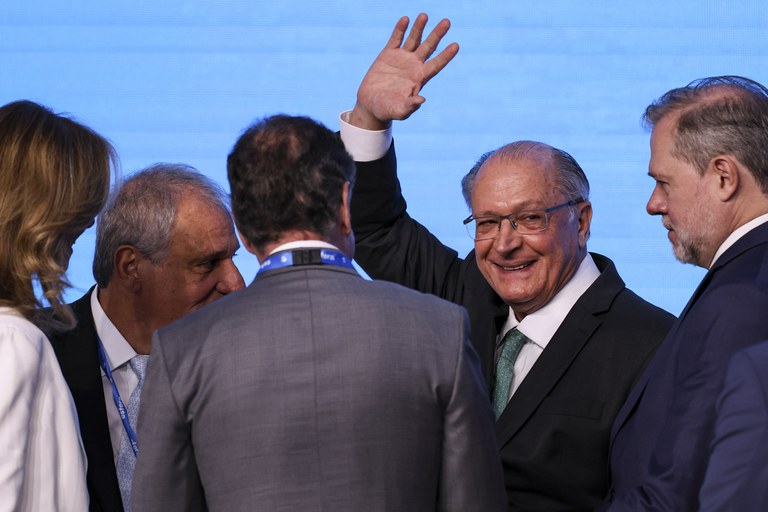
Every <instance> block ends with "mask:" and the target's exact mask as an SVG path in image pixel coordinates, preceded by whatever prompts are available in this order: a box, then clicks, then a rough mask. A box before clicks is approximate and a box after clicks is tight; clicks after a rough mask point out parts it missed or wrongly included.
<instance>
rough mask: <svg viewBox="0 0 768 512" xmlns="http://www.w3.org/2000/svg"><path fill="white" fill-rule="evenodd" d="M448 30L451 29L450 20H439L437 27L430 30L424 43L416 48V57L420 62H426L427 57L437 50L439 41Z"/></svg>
mask: <svg viewBox="0 0 768 512" xmlns="http://www.w3.org/2000/svg"><path fill="white" fill-rule="evenodd" d="M449 28H451V22H450V20H448V19H447V18H445V19H442V20H440V23H438V24H437V26H435V28H434V29H432V32H430V33H429V36H427V38H426V39H425V40H424V42H423V43H421V44H420V45H419V47H418V48H416V55H417V56H418V57H419V58H420V59H421V60H422V61H425V60H427V59H428V58H429V56H430V55H432V54H433V53H434V51H435V50H437V46H438V45H439V44H440V41H441V40H442V39H443V36H444V35H445V34H446V33H447V32H448V29H449Z"/></svg>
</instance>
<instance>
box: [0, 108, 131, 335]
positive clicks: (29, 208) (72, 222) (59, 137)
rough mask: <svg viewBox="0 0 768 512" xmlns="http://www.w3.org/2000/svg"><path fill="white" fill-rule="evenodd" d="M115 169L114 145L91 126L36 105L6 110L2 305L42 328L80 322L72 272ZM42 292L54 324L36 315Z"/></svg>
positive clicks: (2, 111) (0, 217)
mask: <svg viewBox="0 0 768 512" xmlns="http://www.w3.org/2000/svg"><path fill="white" fill-rule="evenodd" d="M111 168H112V169H116V168H117V155H116V153H115V150H114V148H113V147H112V145H111V144H110V143H109V142H108V141H107V140H106V139H104V138H103V137H102V136H100V135H99V134H97V133H96V132H94V131H93V130H91V129H90V128H88V127H86V126H83V125H81V124H79V123H77V122H76V121H74V120H72V119H70V118H68V117H65V116H63V115H59V114H55V113H54V112H52V111H51V110H50V109H48V108H46V107H43V106H41V105H38V104H37V103H33V102H31V101H16V102H13V103H9V104H7V105H5V106H3V107H0V305H2V306H8V307H12V308H15V309H16V310H17V311H19V312H20V313H21V314H22V315H24V317H26V318H28V319H29V320H31V321H34V322H35V323H38V325H39V324H43V325H41V327H43V326H44V327H63V326H72V325H74V317H73V316H72V312H71V311H70V310H69V308H68V307H67V306H66V305H65V304H64V303H63V300H62V293H63V292H64V290H65V288H66V287H68V286H69V283H68V282H67V280H66V276H65V272H66V270H67V266H68V264H69V258H70V256H71V253H72V249H71V247H72V244H73V243H74V242H75V240H76V239H77V237H78V236H79V235H80V234H81V233H82V232H83V231H84V230H85V229H86V228H88V227H89V226H91V225H92V224H93V219H94V217H95V216H96V214H97V213H98V212H99V211H100V210H101V208H102V206H103V205H104V203H105V202H106V200H107V197H108V195H109V184H110V177H111V171H110V169H111ZM36 289H37V290H39V291H41V292H42V295H43V297H44V299H45V301H47V303H48V304H50V306H51V308H52V310H53V314H54V315H53V316H54V317H55V318H56V319H55V320H54V319H53V318H51V317H47V318H43V317H42V316H39V315H37V312H38V310H39V309H41V308H42V307H44V304H43V302H42V300H41V298H39V297H38V293H37V291H36Z"/></svg>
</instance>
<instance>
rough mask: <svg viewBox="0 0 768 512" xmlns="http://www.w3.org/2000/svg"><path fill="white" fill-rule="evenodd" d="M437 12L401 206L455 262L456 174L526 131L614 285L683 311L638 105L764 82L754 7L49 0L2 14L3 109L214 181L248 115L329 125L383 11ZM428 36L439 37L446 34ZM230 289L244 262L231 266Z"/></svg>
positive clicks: (391, 18) (683, 291) (81, 281)
mask: <svg viewBox="0 0 768 512" xmlns="http://www.w3.org/2000/svg"><path fill="white" fill-rule="evenodd" d="M420 11H424V12H427V13H428V14H430V16H431V17H432V20H431V22H430V24H429V25H428V29H430V28H431V27H432V26H434V24H435V23H436V21H437V20H438V19H439V18H442V17H447V18H449V19H451V21H452V23H453V27H452V29H451V31H450V32H449V35H448V37H447V38H446V39H448V41H456V42H458V43H459V44H460V45H461V51H460V52H459V55H458V56H457V57H456V59H455V60H454V61H453V62H452V63H451V64H450V65H449V67H448V68H446V70H444V72H443V73H442V74H441V75H439V76H438V77H437V78H435V79H434V80H433V82H431V83H430V84H429V85H427V87H426V88H425V90H424V95H425V96H426V98H427V103H426V104H425V105H424V106H423V107H422V109H421V110H420V111H419V112H417V113H416V114H414V116H412V118H411V119H409V120H408V121H406V122H402V123H396V125H395V137H396V143H397V148H398V155H399V161H400V176H401V180H402V183H403V187H404V190H405V193H406V197H407V199H408V200H409V204H410V211H411V213H412V214H413V215H414V217H416V218H417V219H419V220H421V221H422V222H423V223H424V224H426V225H427V226H428V227H429V228H430V229H431V230H433V232H435V233H436V234H437V235H438V236H439V237H440V238H441V239H442V240H443V241H444V242H445V243H447V244H448V245H451V246H453V247H455V248H457V249H458V250H459V252H460V253H461V254H464V253H466V252H467V251H468V250H469V249H470V248H471V240H469V238H468V237H467V236H466V234H465V232H464V229H463V227H462V225H461V220H462V219H463V218H464V217H465V216H466V215H467V208H466V206H465V205H464V203H463V201H462V199H461V194H460V189H459V180H460V178H461V176H462V175H463V174H464V173H465V172H466V170H468V169H469V168H470V167H471V165H472V163H473V162H474V160H475V159H476V158H477V157H478V156H479V155H480V154H482V153H484V152H485V151H488V150H490V149H494V148H496V147H498V146H500V145H502V144H505V143H507V142H510V141H513V140H518V139H533V140H540V141H543V142H546V143H548V144H552V145H554V146H557V147H560V148H562V149H564V150H566V151H568V152H570V153H571V154H572V155H573V156H574V157H575V158H576V159H577V160H578V161H579V162H580V163H581V165H582V167H583V168H584V169H585V171H586V172H587V175H588V177H589V179H590V181H591V184H592V201H593V204H594V213H595V214H594V220H593V224H592V238H591V240H590V243H589V246H590V249H591V250H593V251H598V252H601V253H604V254H606V255H608V256H609V257H611V258H612V259H613V260H614V261H615V262H616V265H617V267H618V269H619V272H620V273H621V275H622V276H623V278H624V280H625V281H626V282H627V285H628V286H629V287H630V288H632V289H634V290H635V291H636V292H638V293H639V294H640V295H642V296H643V297H645V298H646V299H648V300H650V301H652V302H654V303H656V304H658V305H660V306H662V307H664V308H666V309H668V310H670V311H671V312H673V313H676V314H677V313H679V312H680V310H681V309H682V307H683V306H684V304H685V302H686V300H687V298H688V297H689V295H690V294H691V293H692V291H693V289H694V288H695V286H696V285H697V284H698V282H699V280H700V279H701V276H702V275H703V271H702V270H701V269H697V268H694V267H692V266H690V265H687V266H683V265H681V264H679V263H677V262H676V261H675V260H674V257H673V255H672V251H671V248H670V246H669V242H668V241H667V239H666V231H665V230H664V229H663V228H662V226H661V222H660V220H659V219H658V218H652V217H650V216H648V215H647V214H646V213H645V202H646V200H647V198H648V195H649V194H650V192H651V188H652V182H651V180H650V178H648V177H647V175H646V172H647V162H648V153H649V150H648V139H649V137H648V134H647V133H645V132H644V131H643V129H642V128H641V126H640V115H641V113H642V112H643V110H644V108H645V106H646V105H647V104H648V103H649V102H650V101H652V100H653V99H654V98H656V97H658V96H659V95H661V94H662V93H664V92H665V91H667V90H668V89H670V88H673V87H677V86H680V85H684V84H686V83H688V82H689V81H691V80H692V79H695V78H699V77H702V76H708V75H718V74H739V75H744V76H748V77H751V78H754V79H756V80H758V81H760V82H762V83H768V67H767V66H766V62H767V59H766V58H767V57H768V30H766V28H768V14H767V13H766V9H765V8H764V6H763V4H762V3H761V2H759V1H758V0H732V1H729V2H723V1H712V0H704V1H692V0H685V1H677V2H673V1H669V0H666V1H661V0H649V1H642V2H624V1H618V2H586V1H581V2H577V1H565V0H541V1H538V2H522V1H512V0H507V1H503V2H502V1H475V2H466V1H463V2H459V1H453V0H452V1H442V2H412V1H409V2H405V1H397V0H395V1H388V2H368V1H358V2H342V1H325V2H307V1H301V2H262V1H258V0H256V1H248V2H246V1H236V0H217V1H212V0H207V1H168V2H159V1H151V2H150V1H146V0H138V1H133V2H130V3H129V2H125V3H117V2H95V1H83V0H73V1H69V2H53V1H43V0H32V1H27V2H22V1H19V0H10V2H9V1H6V2H4V4H3V7H2V9H0V69H1V70H2V73H0V103H3V104H4V103H7V102H9V101H12V100H16V99H21V98H27V99H31V100H34V101H38V102H41V103H44V104H46V105H49V106H51V107H53V108H54V109H55V110H58V111H65V112H69V113H72V114H73V115H74V116H75V117H76V118H78V119H79V120H81V121H82V122H84V123H86V124H88V125H89V126H91V127H93V128H94V129H96V130H97V131H98V132H100V133H102V134H103V135H105V136H106V137H108V138H109V139H110V140H111V141H112V142H113V143H114V144H115V146H116V147H117V150H118V152H119V154H120V157H121V160H122V167H123V174H128V173H130V172H132V171H135V170H137V169H139V168H141V167H144V166H146V165H149V164H151V163H154V162H157V161H168V162H185V163H188V164H190V165H193V166H195V167H197V168H198V169H200V170H201V171H203V172H205V173H206V174H208V175H210V176H211V177H213V178H214V179H216V180H218V181H220V182H222V184H224V185H225V187H226V172H225V159H226V155H227V153H228V151H229V149H230V148H231V146H232V144H233V143H234V141H235V140H236V138H237V136H238V135H239V133H240V131H241V130H242V129H244V128H245V126H246V125H247V124H248V123H249V122H250V121H252V120H253V119H255V118H258V117H261V116H264V115H267V114H273V113H278V112H285V113H290V114H306V115H310V116H312V117H314V118H316V119H319V120H320V121H322V122H324V123H325V124H326V125H327V126H329V127H330V128H332V129H337V128H338V121H337V117H338V114H339V112H341V111H342V110H345V109H348V108H351V107H352V105H353V104H354V98H355V93H356V90H357V85H358V83H359V81H360V79H361V78H362V76H363V74H364V73H365V71H366V69H367V68H368V66H369V64H370V62H371V61H372V60H373V58H374V56H375V55H376V54H377V53H378V52H379V51H380V49H381V48H382V46H383V44H384V43H385V41H386V40H387V38H388V36H389V34H390V32H391V29H392V27H393V26H394V23H395V21H396V20H397V18H398V17H399V16H401V15H403V14H406V15H409V16H411V17H412V18H413V17H415V15H416V14H417V13H418V12H420ZM443 46H444V45H443ZM93 243H94V233H93V230H89V231H88V232H86V233H85V234H84V235H83V236H82V237H81V238H80V240H79V241H78V243H77V244H76V246H75V253H74V255H73V259H72V262H71V265H70V277H71V280H72V282H73V284H74V285H75V288H74V289H72V290H70V292H69V294H68V299H70V300H72V299H75V298H77V297H78V296H79V295H80V294H81V293H82V292H83V291H84V290H86V289H87V288H88V287H89V286H90V285H91V284H92V281H93V279H92V277H91V271H90V264H91V258H92V254H93ZM235 261H236V263H237V265H238V266H239V267H240V268H241V270H242V272H243V275H244V276H245V278H246V281H250V280H251V279H252V277H253V275H254V273H255V271H256V269H257V268H258V263H257V261H256V259H255V258H254V257H253V256H251V255H249V254H247V253H246V252H245V251H244V250H241V251H240V255H239V256H238V257H237V258H236V260H235Z"/></svg>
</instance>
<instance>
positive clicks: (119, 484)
mask: <svg viewBox="0 0 768 512" xmlns="http://www.w3.org/2000/svg"><path fill="white" fill-rule="evenodd" d="M225 198H226V196H225V194H224V192H223V190H222V189H221V188H220V187H219V186H218V185H216V184H215V183H214V182H212V181H211V180H210V179H208V178H206V177H205V176H203V175H202V174H200V173H199V172H197V171H196V170H194V169H192V168H191V167H188V166H185V165H175V164H157V165H154V166H151V167H149V168H147V169H144V170H142V171H139V172H137V173H136V174H134V175H132V176H130V177H129V178H128V179H127V180H126V181H125V182H124V183H123V184H122V185H121V186H120V188H119V189H118V190H117V191H116V193H115V195H114V196H113V198H112V199H111V201H110V202H109V204H108V205H107V207H106V209H105V210H104V212H102V214H101V215H100V217H99V220H98V228H97V235H96V254H95V257H94V264H93V268H94V277H95V278H96V282H97V286H96V287H94V288H93V289H91V290H90V291H89V292H88V293H87V294H86V295H85V296H83V297H82V298H81V299H79V300H78V301H76V302H75V303H73V304H72V305H71V306H72V310H73V312H74V313H75V316H76V317H77V319H78V324H77V327H75V328H74V329H72V330H71V331H67V332H64V333H53V334H51V335H50V338H51V341H52V343H53V347H54V350H55V352H56V356H57V358H58V360H59V364H60V365H61V369H62V373H63V374H64V377H65V379H66V380H67V383H68V385H69V387H70V390H71V392H72V396H73V398H74V400H75V405H76V407H77V412H78V417H79V420H80V431H81V435H82V438H83V445H84V447H85V450H86V454H87V456H88V474H87V483H88V491H89V493H90V510H91V511H109V512H112V511H119V510H126V511H129V510H131V509H130V488H131V478H132V475H133V465H134V463H135V460H136V453H137V451H138V444H137V439H136V434H135V426H136V415H137V413H138V407H139V398H140V393H141V384H142V379H143V374H144V371H145V370H146V363H147V358H148V355H147V354H149V352H150V347H151V341H152V332H153V331H154V330H156V329H158V328H159V327H162V326H164V325H167V324H169V323H171V322H172V321H174V320H176V319H178V318H180V317H181V316H183V315H184V314H186V313H188V312H189V311H192V310H195V309H198V308H200V307H202V306H203V305H205V304H207V303H209V302H211V301H213V300H216V299H219V298H221V297H223V296H224V295H226V294H228V293H230V292H233V291H235V290H238V289H240V288H242V287H243V286H244V283H243V278H242V276H241V275H240V272H239V271H238V270H237V268H236V267H235V266H234V264H233V262H232V257H233V256H234V253H235V251H236V250H237V248H238V243H237V238H236V237H235V231H234V226H233V224H232V218H231V215H230V213H229V209H228V208H227V204H226V199H225Z"/></svg>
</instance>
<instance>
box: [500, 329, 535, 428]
mask: <svg viewBox="0 0 768 512" xmlns="http://www.w3.org/2000/svg"><path fill="white" fill-rule="evenodd" d="M526 341H528V338H527V337H526V336H525V334H523V333H521V332H520V331H518V330H517V327H515V328H513V329H510V330H509V331H507V334H505V335H504V339H503V340H502V341H501V343H502V344H503V348H502V349H501V355H500V356H499V362H497V363H496V382H495V384H494V386H493V412H494V414H495V415H496V419H499V416H501V413H502V412H504V408H505V407H507V402H508V401H509V388H510V386H511V385H512V377H514V375H515V360H516V359H517V355H518V354H519V353H520V349H521V348H523V345H525V342H526Z"/></svg>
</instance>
